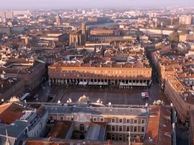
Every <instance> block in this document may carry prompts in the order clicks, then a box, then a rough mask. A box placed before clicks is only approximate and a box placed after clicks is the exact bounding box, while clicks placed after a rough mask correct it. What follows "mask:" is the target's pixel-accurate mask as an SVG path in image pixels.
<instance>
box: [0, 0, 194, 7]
mask: <svg viewBox="0 0 194 145" xmlns="http://www.w3.org/2000/svg"><path fill="white" fill-rule="evenodd" d="M13 1H14V3H13ZM105 1H106V2H105ZM176 6H178V7H179V6H183V7H186V6H189V7H194V1H193V0H173V1H168V0H163V1H161V0H160V1H156V0H147V1H146V2H143V3H142V0H135V1H132V0H120V1H118V0H117V1H116V0H92V1H91V0H57V2H56V1H54V0H6V1H5V0H3V1H2V2H1V5H0V9H63V8H64V9H74V8H164V7H176Z"/></svg>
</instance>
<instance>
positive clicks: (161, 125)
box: [144, 106, 172, 145]
mask: <svg viewBox="0 0 194 145" xmlns="http://www.w3.org/2000/svg"><path fill="white" fill-rule="evenodd" d="M170 116H171V113H170V108H167V107H164V106H153V107H151V110H150V116H149V120H148V127H147V132H146V137H145V141H144V145H171V130H172V128H171V120H170Z"/></svg>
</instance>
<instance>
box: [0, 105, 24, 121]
mask: <svg viewBox="0 0 194 145" xmlns="http://www.w3.org/2000/svg"><path fill="white" fill-rule="evenodd" d="M23 111H24V108H23V107H22V106H20V105H19V104H16V103H6V104H2V105H0V121H1V122H2V123H6V124H11V123H13V122H15V121H16V120H17V119H19V118H20V117H21V116H22V115H23V113H22V112H23Z"/></svg>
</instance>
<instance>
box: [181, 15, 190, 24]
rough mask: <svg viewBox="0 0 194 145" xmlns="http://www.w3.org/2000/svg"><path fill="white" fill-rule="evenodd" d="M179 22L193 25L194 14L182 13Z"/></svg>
mask: <svg viewBox="0 0 194 145" xmlns="http://www.w3.org/2000/svg"><path fill="white" fill-rule="evenodd" d="M179 24H181V25H191V24H192V16H191V15H182V16H180V17H179Z"/></svg>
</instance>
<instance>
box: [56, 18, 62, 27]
mask: <svg viewBox="0 0 194 145" xmlns="http://www.w3.org/2000/svg"><path fill="white" fill-rule="evenodd" d="M56 25H57V26H61V25H62V18H61V17H60V16H59V15H57V16H56Z"/></svg>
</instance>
